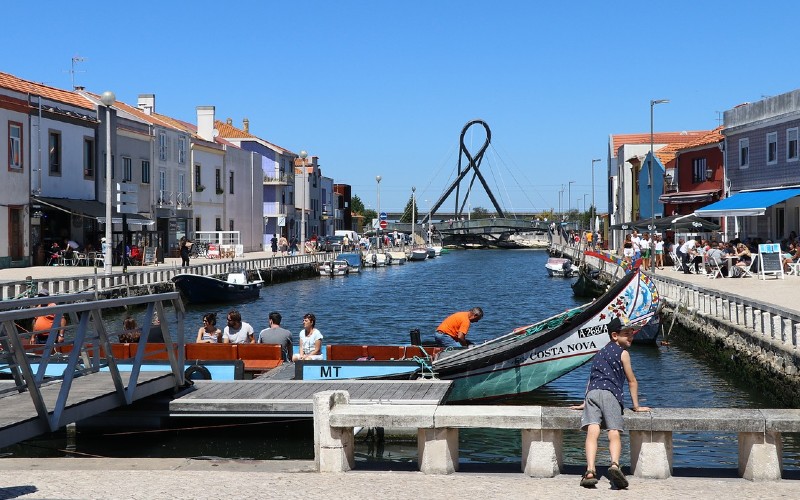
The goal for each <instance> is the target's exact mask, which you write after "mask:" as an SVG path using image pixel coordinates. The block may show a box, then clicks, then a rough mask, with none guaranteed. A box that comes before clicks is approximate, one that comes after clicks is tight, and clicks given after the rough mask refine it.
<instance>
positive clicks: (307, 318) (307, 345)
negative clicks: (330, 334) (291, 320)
mask: <svg viewBox="0 0 800 500" xmlns="http://www.w3.org/2000/svg"><path fill="white" fill-rule="evenodd" d="M316 325H317V317H316V316H314V315H313V314H311V313H308V314H305V315H304V316H303V329H302V330H300V352H299V353H297V354H295V355H294V356H292V361H300V360H308V359H322V333H320V331H319V330H317V329H316V328H315V326H316Z"/></svg>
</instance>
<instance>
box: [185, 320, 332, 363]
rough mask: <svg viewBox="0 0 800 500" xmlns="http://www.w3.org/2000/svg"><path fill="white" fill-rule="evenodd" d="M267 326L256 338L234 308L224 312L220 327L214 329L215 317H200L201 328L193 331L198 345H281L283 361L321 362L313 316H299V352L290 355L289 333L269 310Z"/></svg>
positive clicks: (320, 343) (215, 325)
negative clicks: (226, 313) (195, 333)
mask: <svg viewBox="0 0 800 500" xmlns="http://www.w3.org/2000/svg"><path fill="white" fill-rule="evenodd" d="M268 318H269V320H268V321H269V326H267V328H264V329H263V330H261V331H260V332H259V333H258V335H257V336H256V333H255V330H254V329H253V326H252V325H250V323H247V322H246V321H242V314H241V313H240V312H239V311H237V310H236V309H232V310H231V311H229V312H228V315H227V322H226V325H225V327H224V328H222V329H220V328H219V327H217V314H216V313H207V314H205V315H203V326H201V327H200V329H199V330H198V331H197V340H196V341H197V342H198V343H210V344H216V343H221V344H257V343H260V344H277V345H280V346H281V355H282V357H283V360H284V361H299V360H314V359H322V339H323V337H322V333H321V332H320V331H319V330H317V328H316V325H317V317H316V316H315V315H314V314H312V313H306V314H304V315H303V329H302V330H301V331H300V333H299V339H298V340H299V344H298V345H299V346H300V348H299V350H298V352H297V353H296V354H293V353H292V351H293V349H294V344H293V342H292V332H290V331H289V330H287V329H285V328H283V327H282V326H281V321H282V319H283V317H282V316H281V313H279V312H277V311H272V312H271V313H269V315H268Z"/></svg>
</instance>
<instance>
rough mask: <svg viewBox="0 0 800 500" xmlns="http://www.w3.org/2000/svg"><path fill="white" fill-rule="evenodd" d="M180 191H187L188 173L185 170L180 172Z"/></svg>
mask: <svg viewBox="0 0 800 500" xmlns="http://www.w3.org/2000/svg"><path fill="white" fill-rule="evenodd" d="M178 192H179V193H181V194H183V193H185V192H186V174H184V173H183V172H181V173H179V174H178Z"/></svg>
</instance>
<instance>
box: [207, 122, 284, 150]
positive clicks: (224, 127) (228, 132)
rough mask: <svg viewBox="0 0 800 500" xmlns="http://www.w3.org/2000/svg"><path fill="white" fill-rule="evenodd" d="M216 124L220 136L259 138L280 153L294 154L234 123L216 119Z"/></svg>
mask: <svg viewBox="0 0 800 500" xmlns="http://www.w3.org/2000/svg"><path fill="white" fill-rule="evenodd" d="M214 126H215V127H216V128H217V130H219V136H220V137H226V138H228V139H257V140H259V141H263V142H264V143H266V144H268V145H270V146H271V147H273V148H275V149H276V150H278V152H280V153H290V154H294V153H292V152H291V151H289V150H288V149H286V148H282V147H280V146H278V145H277V144H273V143H271V142H269V141H267V140H264V139H262V138H261V137H258V136H255V135H253V134H251V133H250V132H245V131H244V130H242V129H240V128H237V127H234V126H233V125H231V124H229V123H225V122H222V121H220V120H215V121H214Z"/></svg>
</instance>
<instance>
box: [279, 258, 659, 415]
mask: <svg viewBox="0 0 800 500" xmlns="http://www.w3.org/2000/svg"><path fill="white" fill-rule="evenodd" d="M659 303H660V299H659V295H658V292H657V290H656V288H655V285H654V284H653V282H652V281H651V280H650V278H649V277H648V276H646V275H644V274H642V273H641V272H640V271H639V270H638V269H637V270H634V271H632V272H630V273H628V274H626V275H625V276H624V277H623V278H622V279H620V280H619V281H618V282H617V283H616V284H614V285H613V286H612V287H611V288H610V289H609V290H608V292H606V294H604V295H603V296H602V297H600V298H598V299H597V300H594V301H592V302H589V303H588V304H584V305H582V306H579V307H576V308H574V309H570V310H567V311H565V312H563V313H560V314H557V315H555V316H552V317H550V318H548V319H545V320H543V321H540V322H538V323H535V324H532V325H529V326H524V327H520V328H517V329H515V330H513V331H512V332H509V333H506V334H505V335H501V336H499V337H497V338H494V339H492V340H489V341H486V342H484V343H482V344H477V345H472V346H470V347H469V348H464V349H452V350H445V351H442V352H438V353H436V352H433V353H432V354H433V355H431V356H427V357H426V356H419V357H416V358H414V360H413V361H416V362H417V367H414V366H413V365H412V364H411V363H407V362H406V363H404V364H403V365H402V366H400V365H397V366H396V367H395V368H394V369H392V368H391V366H392V365H391V363H392V362H393V361H392V360H395V361H394V362H396V361H397V360H398V359H401V358H400V357H399V354H394V355H393V356H392V357H391V358H386V359H381V358H377V357H374V358H370V357H369V356H363V355H362V356H358V357H351V358H350V361H352V363H349V364H348V366H347V370H344V369H343V368H342V367H343V366H344V365H343V364H342V360H340V359H327V360H320V361H313V362H312V361H308V362H306V361H300V362H297V363H295V364H296V365H297V366H296V367H295V370H296V373H295V378H304V379H305V378H314V379H326V380H328V379H339V378H361V379H401V378H402V379H416V378H431V377H435V378H440V379H443V380H452V381H453V384H452V386H451V389H450V391H449V393H448V397H447V401H448V402H457V401H459V402H460V401H479V400H489V399H495V398H504V397H514V396H517V395H520V394H525V393H527V392H530V391H533V390H535V389H537V388H539V387H541V386H543V385H545V384H547V383H549V382H552V381H553V380H555V379H557V378H559V377H561V376H563V375H565V374H567V373H569V372H570V371H572V370H574V369H576V368H578V367H579V366H581V365H583V364H584V363H586V362H588V361H589V360H591V359H592V357H593V356H594V355H595V354H596V353H597V352H598V351H599V350H600V349H602V348H603V347H604V346H605V345H606V344H607V343H608V342H609V335H608V323H609V321H611V319H613V318H620V320H621V321H622V322H623V323H625V324H630V325H632V326H633V327H634V328H641V327H642V326H643V325H645V324H646V323H648V322H649V321H650V320H651V319H652V318H653V317H654V316H655V315H656V313H657V309H658V307H659ZM635 338H636V337H634V339H635ZM331 347H332V346H330V347H329V352H330V349H331ZM354 347H360V348H363V350H364V351H366V352H367V353H369V349H368V347H367V346H354ZM399 347H401V346H395V348H399ZM357 359H363V360H366V359H369V360H370V362H369V363H364V362H363V361H362V362H360V361H356V360H357ZM375 361H385V362H386V363H382V364H381V370H382V371H372V370H373V366H375V367H377V366H378V365H376V364H375V363H374V362H375ZM404 361H412V360H408V359H407V358H406V359H405V360H404ZM387 363H388V368H387V367H385V366H384V365H386V364H387Z"/></svg>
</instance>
